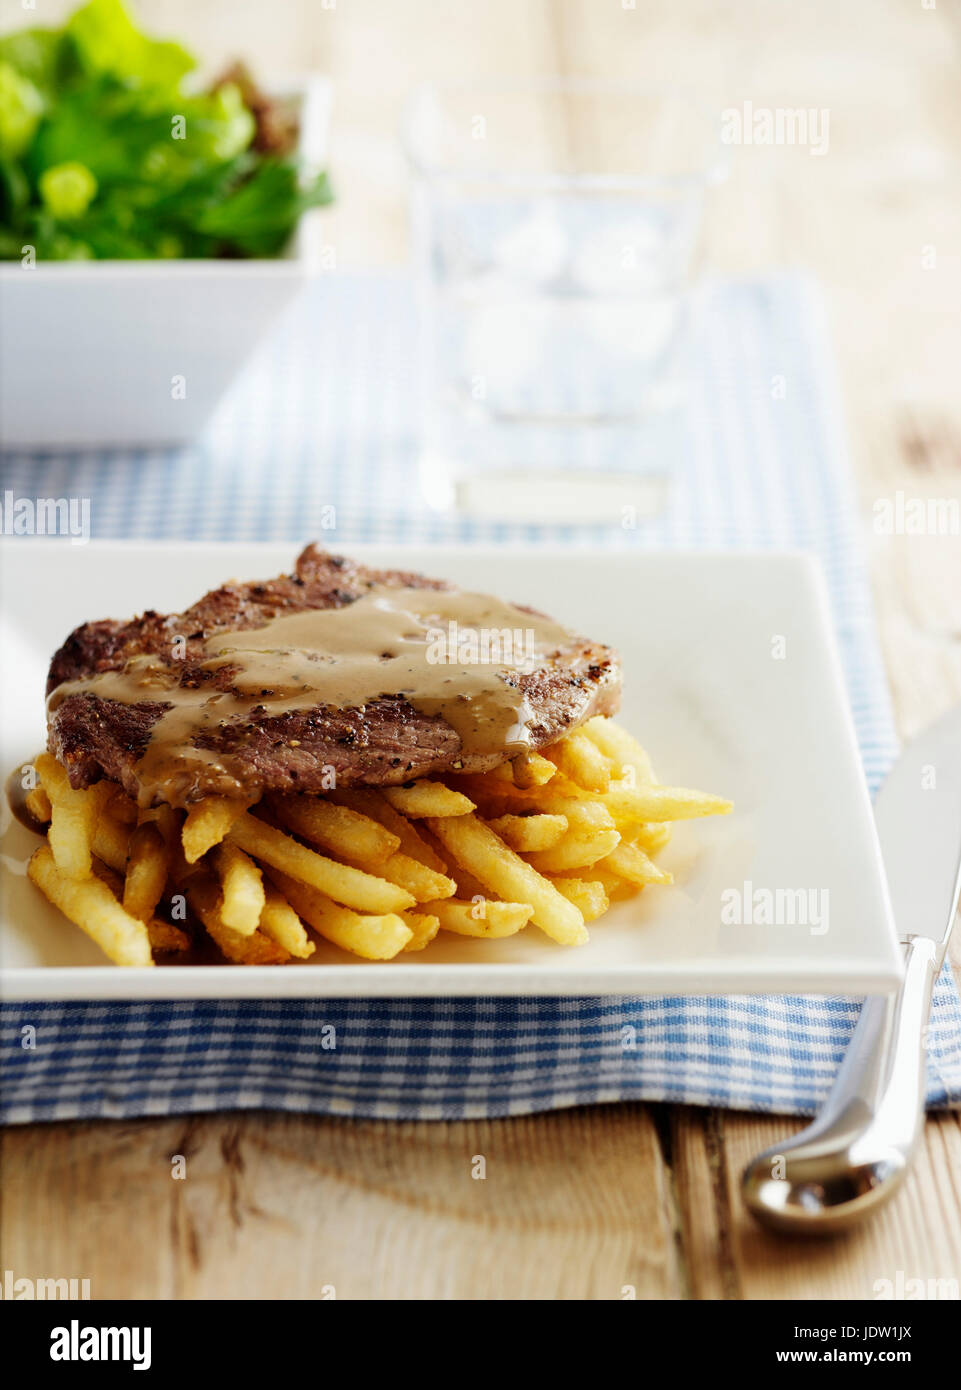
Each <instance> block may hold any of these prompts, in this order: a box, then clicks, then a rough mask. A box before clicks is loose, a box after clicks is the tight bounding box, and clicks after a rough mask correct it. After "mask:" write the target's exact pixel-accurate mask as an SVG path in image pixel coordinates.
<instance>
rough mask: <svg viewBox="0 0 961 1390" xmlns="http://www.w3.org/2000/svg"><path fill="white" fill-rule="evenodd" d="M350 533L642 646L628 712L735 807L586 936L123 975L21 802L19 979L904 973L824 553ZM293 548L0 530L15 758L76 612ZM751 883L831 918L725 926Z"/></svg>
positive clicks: (326, 980) (9, 723)
mask: <svg viewBox="0 0 961 1390" xmlns="http://www.w3.org/2000/svg"><path fill="white" fill-rule="evenodd" d="M350 551H351V554H354V555H356V556H358V558H361V559H364V560H367V561H369V562H371V563H373V564H377V565H390V566H392V565H398V566H402V567H403V568H405V569H415V570H422V571H423V572H424V573H426V574H432V575H439V576H444V577H447V578H450V579H452V580H454V581H455V582H456V583H458V584H460V585H462V586H463V587H466V588H472V589H480V590H489V591H491V592H496V593H498V594H500V595H502V596H504V597H505V598H509V599H513V600H515V601H517V602H521V603H528V604H531V605H532V606H533V607H536V608H540V609H543V611H545V612H547V613H550V614H551V615H552V616H554V617H556V618H558V619H559V620H560V621H562V622H564V623H565V624H567V625H568V626H570V627H572V628H574V629H576V630H578V631H580V632H582V633H585V634H587V635H589V636H591V637H595V638H597V639H599V640H602V641H605V642H609V643H611V644H613V645H614V646H615V647H617V648H618V649H619V651H620V652H621V655H622V658H623V663H624V677H625V680H624V686H625V689H624V703H623V709H622V712H621V716H620V717H621V720H622V722H623V723H624V724H625V725H626V726H627V727H628V728H630V729H631V730H633V731H634V732H635V733H636V734H637V735H638V737H639V738H640V739H641V741H642V742H643V743H644V744H645V745H646V746H647V747H648V749H649V750H650V751H651V753H652V756H653V759H654V765H655V767H656V769H657V772H658V775H659V777H660V778H661V780H662V781H665V782H670V783H674V784H677V785H681V786H696V787H701V788H703V789H704V790H706V791H713V792H718V793H721V794H723V795H725V796H729V797H731V798H732V799H733V800H734V802H735V811H734V813H733V815H731V816H727V817H722V818H718V819H711V820H706V821H703V822H688V823H687V824H683V825H680V826H678V827H677V828H676V829H675V833H674V835H673V837H672V840H671V843H670V845H669V846H668V848H667V850H666V851H665V852H664V855H663V856H662V859H663V862H664V863H665V864H667V866H668V867H670V868H671V869H672V870H673V872H674V875H675V880H676V882H675V884H674V886H672V887H670V888H657V887H649V888H646V889H645V890H644V892H643V893H641V894H640V895H639V897H638V898H636V899H635V900H633V901H630V902H623V903H619V904H617V905H616V906H615V907H614V908H612V910H611V912H610V913H609V914H608V916H606V917H605V918H604V919H603V920H602V921H601V922H599V923H598V924H597V925H595V926H594V927H592V928H591V940H590V943H589V944H588V945H586V946H583V947H579V948H576V949H564V948H563V947H560V946H557V945H555V944H554V943H553V942H552V941H549V940H548V938H547V937H546V936H544V935H543V934H542V933H541V932H539V931H537V930H536V929H535V928H528V929H527V930H525V931H524V932H522V933H521V934H520V935H518V936H515V937H511V938H509V939H507V940H504V941H494V942H482V941H471V940H466V939H462V938H457V937H445V938H444V939H443V940H440V939H438V940H437V941H435V942H433V943H432V944H431V945H430V946H429V947H428V948H427V950H426V951H424V952H420V953H418V954H412V955H409V956H401V957H399V958H398V959H397V960H396V961H392V962H388V963H372V962H365V961H360V960H357V959H356V958H354V957H350V956H348V955H345V954H344V953H343V952H341V951H339V950H338V949H337V948H335V947H333V946H330V945H328V944H327V943H321V944H319V945H318V947H317V953H316V956H315V957H314V958H313V959H312V961H311V963H309V964H305V965H288V966H282V967H276V966H274V967H255V966H247V967H239V966H216V965H211V966H163V967H159V968H155V969H152V970H121V969H118V968H117V967H115V966H111V965H109V964H106V963H105V962H104V960H103V957H102V956H101V955H100V952H99V951H98V950H97V948H96V947H95V946H94V945H93V944H92V943H91V942H90V941H88V940H87V938H86V937H85V936H84V935H83V934H82V933H81V932H80V931H79V930H78V929H77V928H76V927H73V926H71V925H70V924H68V923H67V922H66V921H64V919H63V918H62V917H61V916H60V914H59V913H58V912H57V911H56V910H55V909H53V908H52V907H50V906H49V905H48V904H47V903H46V902H45V901H43V899H42V898H41V897H40V896H39V894H38V893H37V892H36V891H35V889H34V888H33V886H32V885H31V884H30V883H29V882H28V881H27V880H26V879H25V877H24V863H25V860H26V858H27V857H28V856H29V853H30V851H31V848H32V846H33V845H34V844H35V843H36V840H35V838H34V837H33V836H32V835H31V834H30V833H29V832H28V831H27V830H25V829H24V828H23V827H22V826H21V825H20V824H19V823H18V822H16V821H15V820H13V819H12V817H11V816H10V813H9V810H8V808H7V806H6V802H5V801H4V808H3V810H4V820H3V823H2V827H0V829H2V839H0V852H2V874H3V877H2V881H0V886H2V888H3V890H4V891H3V906H2V920H0V964H2V969H0V991H2V993H3V995H4V996H5V997H6V998H8V999H110V998H116V999H143V998H168V999H169V998H238V997H241V996H243V997H255V998H256V997H260V998H268V997H270V998H280V997H295V996H296V997H301V996H310V997H319V998H324V997H332V996H335V995H357V996H364V995H392V996H399V995H505V994H531V995H536V994H571V995H602V994H674V993H679V994H701V993H706V992H742V991H765V992H784V991H811V992H823V993H843V994H858V993H870V992H882V991H886V990H889V989H891V988H893V987H894V986H895V985H896V984H897V982H898V978H899V973H900V953H899V950H898V947H897V944H896V938H895V932H894V927H893V923H892V920H891V913H890V908H889V905H888V901H887V890H886V885H885V880H884V874H883V870H882V865H881V859H880V854H879V851H878V845H877V840H876V837H875V832H874V822H873V819H872V816H871V808H870V805H869V802H868V797H867V792H866V789H865V785H864V778H863V775H862V771H861V766H860V762H859V758H858V752H857V747H856V744H855V738H854V731H853V727H852V724H851V718H850V715H849V712H848V706H847V700H846V696H845V691H844V686H843V682H842V675H841V670H840V665H839V661H838V657H837V653H836V649H835V645H834V639H833V635H832V632H831V626H830V615H829V612H828V607H827V599H826V594H825V592H824V588H823V583H822V580H821V577H820V573H819V571H818V570H817V567H816V566H815V564H814V562H813V561H812V560H810V559H809V558H807V557H804V556H798V555H772V554H757V555H732V554H703V553H691V554H644V553H628V554H625V553H604V552H600V551H589V550H564V551H561V550H543V549H540V548H538V549H537V550H533V549H529V550H522V549H504V548H496V549H493V548H484V549H480V548H477V549H463V548H461V549H456V550H455V549H448V548H446V547H417V548H413V547H403V548H401V547H390V548H387V547H382V546H377V547H368V546H352V547H350ZM295 553H296V547H295V546H293V545H283V546H278V545H153V546H151V545H143V544H139V543H138V544H129V543H125V542H116V543H110V542H93V543H91V544H89V545H86V546H73V545H70V544H69V543H63V544H61V543H60V542H55V541H33V540H12V541H11V540H7V541H5V542H4V543H3V544H2V545H0V583H2V589H0V592H2V595H3V615H2V629H0V638H2V648H0V650H2V655H3V661H2V683H0V701H2V703H0V713H2V741H0V752H2V761H3V767H4V769H5V770H7V769H11V768H13V767H15V766H16V765H17V764H18V763H20V762H22V761H24V760H26V759H28V758H30V757H32V756H33V755H34V754H35V753H36V752H37V750H38V749H39V748H40V747H41V746H42V745H43V742H44V715H43V692H44V681H45V676H46V671H47V664H48V662H49V659H50V656H51V654H52V653H53V651H54V650H55V649H56V648H57V646H58V645H59V644H60V643H61V642H62V641H63V639H64V638H65V637H66V635H67V633H68V632H69V631H70V630H71V629H72V628H73V627H75V626H76V625H77V624H78V623H80V622H82V621H85V620H88V619H94V618H101V617H108V616H110V617H124V616H128V615H130V614H132V613H135V612H141V611H143V610H144V609H145V608H157V609H160V610H161V611H164V610H166V611H179V610H180V609H182V608H184V607H186V606H187V605H188V604H190V603H191V602H193V601H194V600H195V599H196V598H198V597H199V596H200V594H201V593H202V592H204V591H205V590H206V589H208V588H211V587H213V586H215V585H217V584H219V583H221V582H222V581H223V580H225V579H228V578H231V577H239V578H244V579H247V578H262V577H266V576H270V575H273V574H277V573H280V572H281V571H283V570H285V569H289V568H290V566H291V564H292V562H293V559H294V556H295ZM778 638H780V639H783V656H782V655H781V654H780V653H781V649H782V648H781V644H780V643H777V642H776V640H775V639H778ZM745 885H751V886H750V888H748V889H747V892H748V893H751V894H753V893H754V892H756V891H758V890H768V891H769V892H774V891H776V890H778V889H780V890H793V889H800V890H804V891H805V894H806V895H807V894H809V893H811V892H813V893H815V894H816V895H817V896H816V898H815V899H814V900H813V902H814V903H815V904H816V905H819V910H818V911H817V912H814V913H811V914H810V916H811V917H812V918H816V919H817V920H814V921H811V924H810V925H805V924H804V923H795V924H794V925H788V924H782V925H760V924H757V923H755V924H753V925H751V924H743V923H742V924H737V925H733V924H729V923H725V922H724V921H722V901H723V895H724V894H725V893H731V892H732V891H733V892H737V893H740V894H741V895H742V898H743V897H744V895H745ZM825 895H826V896H825ZM825 904H827V908H828V911H827V914H826V915H825V913H824V911H823V908H824V905H825ZM741 915H742V917H743V916H746V915H747V914H743V913H742V914H741ZM789 915H790V914H789V913H787V912H786V911H782V912H781V914H780V916H781V917H782V918H783V917H786V916H789ZM824 926H826V927H827V930H823V927H824ZM812 927H813V930H812Z"/></svg>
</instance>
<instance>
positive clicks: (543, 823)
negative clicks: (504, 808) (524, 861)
mask: <svg viewBox="0 0 961 1390" xmlns="http://www.w3.org/2000/svg"><path fill="white" fill-rule="evenodd" d="M487 824H488V825H489V826H490V828H491V830H493V831H494V833H495V834H497V835H499V836H500V837H501V839H502V840H503V841H504V844H505V845H509V846H510V848H511V849H516V850H517V852H518V853H519V854H520V853H524V852H526V853H531V852H532V851H534V850H539V849H553V848H554V846H555V845H556V844H557V843H558V841H559V840H562V839H563V838H564V835H565V834H566V832H567V827H568V820H567V817H566V816H550V815H546V814H545V815H538V814H537V813H536V812H535V813H534V814H533V815H530V816H510V815H507V816H498V817H497V818H496V820H491V821H488V822H487Z"/></svg>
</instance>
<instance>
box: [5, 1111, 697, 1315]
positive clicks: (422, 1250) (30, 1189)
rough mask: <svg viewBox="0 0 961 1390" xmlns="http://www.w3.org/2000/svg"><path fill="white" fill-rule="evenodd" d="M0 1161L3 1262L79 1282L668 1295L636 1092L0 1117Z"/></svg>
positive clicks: (138, 1291)
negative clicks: (84, 1120)
mask: <svg viewBox="0 0 961 1390" xmlns="http://www.w3.org/2000/svg"><path fill="white" fill-rule="evenodd" d="M177 1155H181V1156H183V1157H184V1158H185V1160H186V1163H185V1176H184V1177H182V1178H175V1177H173V1176H172V1174H173V1172H174V1165H173V1163H172V1160H173V1159H174V1158H175V1156H177ZM481 1160H483V1168H481V1166H480V1161H481ZM2 1162H3V1169H4V1175H5V1184H4V1213H5V1215H4V1228H3V1259H4V1261H5V1262H6V1266H7V1267H9V1268H12V1269H15V1270H18V1271H22V1272H24V1273H28V1272H33V1271H36V1272H46V1271H50V1270H57V1271H65V1272H69V1273H70V1274H73V1275H75V1277H77V1278H89V1279H90V1280H91V1291H92V1294H93V1296H94V1297H95V1298H97V1297H99V1298H130V1297H147V1298H294V1299H311V1298H323V1297H331V1296H335V1297H336V1298H338V1299H343V1298H360V1299H430V1298H450V1299H503V1298H550V1299H568V1298H597V1299H619V1298H624V1297H637V1298H677V1297H680V1296H682V1294H683V1293H684V1284H683V1278H682V1274H681V1268H680V1260H679V1255H678V1250H677V1248H676V1244H675V1237H674V1229H675V1217H674V1211H673V1204H672V1195H671V1187H670V1182H669V1175H668V1171H667V1169H666V1167H665V1165H664V1164H663V1162H662V1161H661V1157H660V1148H659V1140H658V1135H657V1131H656V1128H655V1125H654V1122H653V1119H652V1116H651V1113H650V1111H649V1109H648V1108H647V1107H645V1106H617V1107H616V1108H604V1107H592V1108H585V1109H582V1110H576V1111H571V1112H559V1113H555V1114H551V1115H544V1116H537V1117H532V1118H524V1119H516V1120H501V1121H485V1122H477V1123H464V1124H456V1125H443V1124H389V1123H373V1122H372V1123H365V1122H351V1121H344V1120H330V1119H318V1118H315V1117H310V1116H306V1117H302V1116H290V1115H275V1114H253V1115H243V1114H239V1115H238V1114H232V1115H214V1116H197V1117H191V1118H186V1119H173V1120H154V1121H144V1122H141V1123H133V1124H130V1123H113V1124H107V1123H93V1124H79V1123H78V1124H59V1125H49V1126H43V1125H32V1126H27V1127H24V1128H21V1129H11V1130H8V1131H7V1132H6V1133H5V1135H4V1136H3V1147H2ZM481 1172H483V1176H479V1174H480V1173H481ZM22 1213H29V1219H21V1214H22ZM132 1232H136V1239H131V1233H132Z"/></svg>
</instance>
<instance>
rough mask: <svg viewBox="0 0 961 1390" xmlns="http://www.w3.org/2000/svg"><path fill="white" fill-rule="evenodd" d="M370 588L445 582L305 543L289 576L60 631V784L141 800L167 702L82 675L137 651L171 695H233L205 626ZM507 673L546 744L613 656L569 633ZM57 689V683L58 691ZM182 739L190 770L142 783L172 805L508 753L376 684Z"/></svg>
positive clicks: (260, 623) (592, 703) (608, 681)
mask: <svg viewBox="0 0 961 1390" xmlns="http://www.w3.org/2000/svg"><path fill="white" fill-rule="evenodd" d="M381 589H420V590H435V591H442V592H449V591H450V586H449V585H447V584H444V583H443V582H441V581H437V580H432V579H425V578H423V577H422V576H420V575H416V574H408V573H404V572H403V571H399V570H373V569H369V568H367V567H366V566H364V565H361V564H356V563H354V562H353V561H351V560H349V559H345V558H343V557H340V556H335V555H330V554H327V553H326V552H324V551H321V550H318V549H317V548H316V547H315V546H308V547H307V549H306V550H304V552H303V553H302V554H301V556H300V557H299V559H298V560H297V564H296V566H295V569H294V572H293V573H292V574H290V575H281V576H280V577H279V578H277V579H271V580H266V581H264V582H261V583H246V584H237V583H231V584H226V585H224V586H222V587H221V588H219V589H215V590H213V591H212V592H211V593H208V594H206V595H205V596H204V597H203V598H202V599H200V600H199V602H198V603H195V604H194V605H193V607H191V608H188V609H187V610H186V612H184V613H179V614H169V615H163V614H159V613H155V612H147V613H144V614H143V616H142V617H139V618H135V619H133V620H132V621H130V622H120V621H113V620H105V621H101V622H93V623H86V624H84V625H83V626H82V627H79V628H77V629H76V631H74V632H73V633H71V635H70V636H69V637H68V638H67V640H66V642H65V643H64V644H63V646H62V647H61V648H60V650H59V651H58V652H57V653H56V655H55V656H54V658H53V661H52V662H51V666H50V674H49V678H48V681H47V693H48V695H50V694H51V693H52V692H54V691H56V692H57V693H56V695H55V696H54V698H53V700H52V701H51V713H50V716H49V721H48V723H49V729H48V734H49V737H48V743H49V747H50V750H51V752H52V753H53V754H54V755H55V756H56V757H57V758H58V759H59V760H60V762H61V763H63V765H64V766H65V767H66V768H67V770H68V772H69V775H70V781H71V784H72V785H73V786H75V787H83V786H87V785H89V784H90V783H92V782H96V781H98V780H99V779H100V778H101V777H106V778H109V779H111V780H114V781H117V782H120V783H121V784H122V785H123V786H124V787H125V788H126V790H127V791H128V792H130V794H131V795H134V796H137V795H138V794H141V799H143V796H142V793H143V791H144V782H143V779H142V777H141V776H140V775H138V764H139V763H140V762H141V760H142V759H143V757H144V754H145V752H146V750H147V748H148V746H149V745H150V743H151V738H152V735H153V732H154V730H155V727H156V726H157V725H158V723H159V722H160V720H161V719H162V718H163V717H164V715H165V714H166V713H167V712H168V711H169V710H170V708H171V704H170V703H168V702H165V701H163V700H162V699H160V700H158V699H145V700H142V701H139V700H131V699H129V698H128V699H125V700H122V699H116V698H109V696H108V695H107V694H106V693H105V692H107V691H108V690H109V689H110V687H109V685H104V683H103V681H101V685H100V693H97V687H96V686H93V687H91V688H90V689H85V688H84V683H85V682H89V681H91V680H92V679H93V678H96V677H98V676H103V673H107V672H122V671H124V670H125V669H129V667H128V663H130V662H132V661H133V662H134V663H136V662H137V661H138V660H143V659H144V658H149V659H150V661H151V664H152V666H153V668H154V669H158V668H159V669H160V670H161V671H162V673H163V674H164V675H165V676H166V677H167V680H168V684H169V685H172V686H174V685H175V686H179V687H180V690H181V691H182V692H195V691H197V690H201V691H204V692H207V691H209V692H211V693H213V694H216V693H217V692H226V694H227V695H228V697H229V696H230V695H231V694H232V693H236V674H237V673H236V669H233V670H232V668H231V667H230V666H229V665H227V666H224V665H221V666H220V667H218V668H217V669H214V670H211V669H210V662H209V653H210V647H209V646H207V645H205V644H207V643H208V641H209V639H210V638H211V636H212V634H219V633H224V632H238V631H243V630H248V629H255V628H263V627H264V626H265V625H266V624H268V623H270V622H272V621H273V620H274V619H278V618H285V617H288V616H290V615H293V614H296V613H303V612H306V611H307V610H318V609H341V608H345V607H347V606H349V605H351V604H353V603H355V602H356V601H357V600H358V599H361V598H363V597H364V596H365V595H368V594H370V593H371V591H372V590H373V591H376V590H381ZM523 611H524V612H528V613H532V614H533V610H529V609H525V610H523ZM534 616H536V615H534ZM506 680H507V683H508V684H509V685H510V686H511V687H513V688H515V689H517V690H519V691H520V692H522V693H523V696H524V710H525V722H526V724H527V727H528V729H529V731H530V740H531V745H532V747H534V748H540V747H543V746H545V745H547V744H549V743H552V742H553V741H554V740H556V739H557V738H558V737H560V736H561V735H562V734H564V733H566V732H568V731H569V730H570V729H572V728H574V727H576V726H577V725H578V724H580V723H582V722H583V721H584V720H586V719H588V718H590V717H591V716H592V715H595V714H609V713H612V712H613V711H614V710H615V709H616V708H617V705H618V703H619V696H620V681H621V674H620V667H619V664H618V661H617V657H616V655H615V654H614V653H613V652H612V650H611V649H610V648H609V647H605V646H603V645H600V644H598V643H593V642H590V641H587V640H586V639H582V638H577V637H574V636H572V635H567V637H566V640H565V641H564V642H563V643H561V644H560V645H559V646H558V647H557V649H556V650H552V651H551V652H550V654H549V657H548V658H546V659H544V660H542V661H541V662H540V664H539V665H538V666H537V668H536V669H534V670H527V671H524V672H523V673H521V672H519V671H517V672H512V673H508V675H507V677H506ZM76 682H79V683H80V684H79V686H77V685H75V684H74V683H76ZM61 686H66V688H65V689H63V690H59V689H58V687H61ZM245 693H249V692H245ZM262 693H263V694H264V695H271V694H273V692H272V691H268V690H265V691H263V692H262ZM191 746H192V747H194V748H197V749H203V750H206V752H207V754H208V755H210V756H209V757H208V758H206V760H205V761H203V762H201V763H200V764H198V765H197V766H196V767H195V768H194V770H193V773H192V775H191V777H190V779H189V782H184V781H181V782H180V783H177V784H174V783H171V785H170V786H169V787H166V788H165V789H164V790H163V791H161V792H160V793H158V792H157V789H156V788H153V789H152V791H151V794H152V795H153V797H154V799H157V797H158V795H159V796H161V797H162V798H163V799H167V800H171V801H174V802H175V803H180V804H182V803H183V802H185V801H190V800H193V799H196V798H198V797H200V796H205V795H209V794H214V793H216V794H222V795H228V796H243V797H245V798H246V799H248V800H254V799H256V798H257V797H258V796H259V795H260V794H261V793H262V792H264V791H268V790H274V791H304V792H308V791H321V790H327V789H329V787H330V785H331V782H330V770H331V769H333V771H334V774H335V777H336V785H338V786H341V787H350V786H358V785H365V786H387V785H392V784H397V783H402V782H406V781H409V780H411V779H413V778H416V777H424V776H430V775H432V774H433V775H436V774H441V773H445V772H449V771H455V770H456V771H468V772H477V771H485V770H487V769H488V768H490V767H492V766H495V765H496V764H497V763H498V762H501V761H504V759H505V757H507V756H509V754H508V753H506V752H504V751H501V752H500V753H491V752H485V753H483V754H478V753H477V752H472V751H471V750H470V749H469V748H466V747H465V743H464V740H463V739H462V737H461V735H460V734H458V732H457V730H456V729H455V728H454V727H453V726H452V724H451V723H449V722H448V721H447V719H445V718H444V716H443V714H438V713H433V714H431V713H424V712H423V711H422V710H420V709H417V708H414V707H413V705H412V704H411V703H409V702H408V700H407V699H405V698H404V696H403V695H401V694H392V693H390V691H389V690H387V691H384V692H383V693H382V694H380V695H379V696H378V697H377V698H375V699H369V700H367V701H365V702H364V703H363V704H362V705H359V706H357V707H344V708H341V707H340V706H339V705H338V704H331V703H314V704H311V705H310V707H309V708H297V709H286V710H283V711H281V712H279V713H278V712H277V711H276V710H273V711H272V710H271V708H270V704H269V701H267V702H264V703H258V702H256V701H252V702H251V703H250V707H249V708H248V709H245V711H244V714H243V716H242V717H237V716H236V714H235V715H234V717H230V718H225V719H223V721H222V722H218V723H217V724H215V726H214V727H212V728H211V727H207V728H205V729H204V730H202V731H201V732H200V733H199V734H198V735H197V736H196V737H195V738H194V739H193V741H192V745H191ZM515 751H516V750H515Z"/></svg>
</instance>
